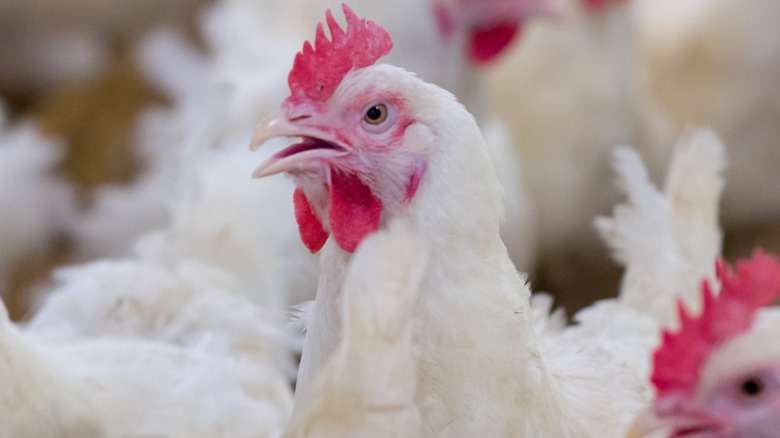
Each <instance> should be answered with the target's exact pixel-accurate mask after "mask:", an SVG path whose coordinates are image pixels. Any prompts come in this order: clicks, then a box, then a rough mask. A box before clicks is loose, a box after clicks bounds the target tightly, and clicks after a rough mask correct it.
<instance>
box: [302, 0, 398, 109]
mask: <svg viewBox="0 0 780 438" xmlns="http://www.w3.org/2000/svg"><path fill="white" fill-rule="evenodd" d="M341 8H342V10H343V11H344V16H345V17H346V18H347V30H346V32H345V31H344V30H343V29H341V27H340V26H339V24H338V23H337V22H336V20H335V19H334V18H333V14H332V13H331V12H330V9H328V10H327V11H326V12H325V20H326V21H327V23H328V29H330V35H331V39H330V40H328V38H327V37H326V36H325V30H324V28H323V26H322V22H320V23H319V24H317V35H316V37H315V40H314V47H312V45H311V43H309V42H308V41H306V42H305V43H304V45H303V50H301V51H300V52H298V54H297V55H296V56H295V62H294V63H293V68H292V70H290V74H289V76H288V77H287V83H288V85H289V86H290V92H291V96H290V97H289V99H288V100H292V101H303V100H309V101H323V100H326V99H328V98H329V97H330V96H331V95H332V94H333V91H334V90H335V89H336V87H337V86H338V84H339V83H340V82H341V80H342V79H343V78H344V76H346V74H347V73H349V72H350V71H351V70H353V69H358V68H363V67H367V66H369V65H372V64H373V63H374V62H376V60H377V59H379V58H381V57H382V56H384V55H386V54H388V53H389V52H390V50H391V49H392V48H393V41H392V40H391V39H390V35H389V34H388V33H387V31H386V30H385V29H384V28H383V27H382V26H380V25H378V24H376V23H374V22H373V21H369V20H365V19H361V18H358V16H357V15H356V14H355V13H354V12H353V11H352V9H350V8H349V6H347V5H346V4H345V3H343V4H342V5H341Z"/></svg>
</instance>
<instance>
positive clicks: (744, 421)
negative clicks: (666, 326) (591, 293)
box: [629, 251, 780, 438]
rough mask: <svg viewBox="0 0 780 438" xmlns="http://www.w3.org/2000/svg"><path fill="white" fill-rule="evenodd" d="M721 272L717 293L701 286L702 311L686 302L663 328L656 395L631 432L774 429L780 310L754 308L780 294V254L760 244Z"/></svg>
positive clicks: (778, 406) (726, 433)
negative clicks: (670, 326)
mask: <svg viewBox="0 0 780 438" xmlns="http://www.w3.org/2000/svg"><path fill="white" fill-rule="evenodd" d="M718 279H719V282H720V289H721V290H720V292H719V294H717V295H716V292H714V291H713V288H712V287H711V285H710V284H707V285H705V286H704V288H703V295H704V303H705V304H704V306H703V308H702V311H701V313H700V314H699V315H698V316H691V313H690V311H689V310H686V307H685V306H684V305H681V307H680V318H681V320H682V324H681V327H680V329H679V330H678V331H676V332H669V331H666V332H664V341H663V344H662V345H661V346H660V347H659V348H658V350H657V351H656V353H655V358H654V359H655V360H654V370H653V377H652V380H653V383H654V385H655V388H656V393H657V394H656V399H655V400H654V402H653V404H652V405H651V406H650V407H649V408H648V409H647V410H646V411H645V412H644V413H643V414H642V415H641V416H640V417H639V419H638V420H637V422H636V423H635V424H634V426H633V428H632V430H631V432H630V434H629V436H630V437H633V438H639V437H650V436H653V437H678V436H697V437H702V438H707V437H711V438H715V437H735V438H736V437H745V438H747V437H756V438H758V437H767V438H768V437H772V436H777V427H778V425H780V423H779V422H778V418H780V402H779V400H780V393H779V392H778V390H779V389H780V387H778V381H780V362H779V361H780V354H778V348H777V342H776V339H777V334H778V332H779V331H780V313H778V309H777V308H771V309H764V310H763V311H762V312H761V313H759V314H758V315H756V313H757V312H758V311H759V310H760V309H761V307H763V306H766V305H768V304H770V303H771V302H773V301H774V300H775V299H776V298H777V296H778V294H779V293H780V260H778V259H777V257H776V256H769V255H766V254H764V253H762V252H761V251H756V252H755V253H754V255H753V258H752V259H751V260H748V261H744V262H740V263H738V264H737V267H736V271H735V272H730V269H729V267H728V266H727V265H726V264H725V263H723V262H721V263H720V264H719V266H718ZM754 318H755V321H753V320H754Z"/></svg>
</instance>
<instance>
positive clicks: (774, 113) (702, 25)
mask: <svg viewBox="0 0 780 438" xmlns="http://www.w3.org/2000/svg"><path fill="white" fill-rule="evenodd" d="M637 6H638V9H637V22H638V24H639V37H640V39H639V42H640V44H639V46H638V49H639V53H640V54H641V57H640V59H641V61H642V67H643V74H644V77H645V78H646V80H647V81H648V82H647V83H646V87H647V89H648V91H649V92H650V93H652V97H653V98H654V99H655V101H656V102H657V103H658V104H659V105H660V106H661V107H662V108H663V109H664V110H665V111H666V112H667V114H669V115H670V116H671V117H672V118H673V119H674V121H675V122H676V123H678V124H686V123H697V124H703V125H707V126H712V127H713V128H714V129H715V130H716V131H717V132H718V133H719V134H720V135H721V136H722V137H723V139H724V140H725V141H726V143H728V144H733V145H734V146H735V148H733V149H732V150H731V151H730V153H729V163H730V165H729V171H728V174H727V178H728V181H729V185H728V187H727V188H726V191H725V193H724V198H723V220H724V224H725V226H726V229H727V230H728V229H729V228H731V227H739V228H742V229H749V228H756V227H760V226H767V225H770V226H774V227H776V223H777V221H778V219H779V218H780V191H777V190H767V189H766V188H767V187H777V185H778V184H780V179H778V175H777V172H776V168H777V164H778V163H780V149H779V148H778V147H777V145H778V138H780V129H778V126H777V120H779V119H780V88H778V87H777V82H778V78H780V27H778V26H777V23H778V21H780V3H778V2H777V1H774V0H753V1H750V2H747V3H742V2H732V1H729V0H687V1H683V2H680V1H674V0H660V1H654V0H637Z"/></svg>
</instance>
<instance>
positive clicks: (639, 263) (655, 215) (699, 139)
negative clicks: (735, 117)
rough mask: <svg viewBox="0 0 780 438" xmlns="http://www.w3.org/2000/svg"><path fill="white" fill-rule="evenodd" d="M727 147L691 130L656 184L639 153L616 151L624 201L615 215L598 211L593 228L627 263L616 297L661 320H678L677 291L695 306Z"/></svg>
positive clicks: (712, 251)
mask: <svg viewBox="0 0 780 438" xmlns="http://www.w3.org/2000/svg"><path fill="white" fill-rule="evenodd" d="M725 153H726V148H725V146H724V145H723V143H722V142H721V141H720V139H719V138H718V137H717V135H716V134H715V133H714V132H713V131H711V130H708V129H690V130H689V131H688V132H686V133H685V134H684V135H683V136H682V137H681V138H680V140H679V142H678V144H677V147H676V148H675V150H674V153H673V155H672V157H671V160H670V163H669V168H668V171H667V175H666V181H665V187H664V190H663V191H660V190H659V189H657V188H656V187H654V186H653V185H652V183H650V181H649V179H648V175H647V170H646V169H645V168H644V166H643V165H642V162H641V160H640V158H639V156H638V155H637V154H636V153H634V152H632V151H629V150H627V149H619V150H617V151H616V152H615V155H614V165H615V169H616V171H617V172H618V176H619V184H620V186H621V187H623V190H624V191H625V192H626V195H627V196H628V202H627V203H624V204H621V205H619V206H617V207H615V209H614V213H613V216H612V217H610V218H606V217H600V218H597V219H596V221H595V224H596V228H597V229H598V231H599V234H600V235H601V237H602V238H603V239H604V240H605V241H606V242H607V244H608V245H609V246H610V248H611V249H612V251H613V255H614V257H615V259H616V260H617V261H618V262H619V263H620V264H621V265H623V266H624V267H625V272H624V273H623V279H622V284H621V287H620V299H621V300H622V301H623V302H625V303H626V304H629V305H631V306H633V307H634V308H635V309H636V310H638V311H640V312H645V313H649V314H650V315H652V316H653V317H654V318H656V319H657V320H658V321H659V322H661V324H663V325H664V326H666V325H670V324H674V323H675V321H676V309H677V308H676V303H675V302H676V300H675V298H674V297H677V296H679V297H681V298H682V299H683V301H684V302H685V303H686V305H688V306H689V307H690V308H693V309H697V308H698V306H699V300H700V295H699V293H698V285H699V283H700V282H701V280H702V278H710V279H712V278H714V273H715V271H714V269H715V265H714V260H715V259H716V258H717V257H718V256H719V255H720V253H721V241H722V232H721V230H720V227H719V226H718V203H719V201H720V195H721V192H722V191H723V186H724V182H723V177H722V173H723V170H724V168H725ZM685 291H689V292H685Z"/></svg>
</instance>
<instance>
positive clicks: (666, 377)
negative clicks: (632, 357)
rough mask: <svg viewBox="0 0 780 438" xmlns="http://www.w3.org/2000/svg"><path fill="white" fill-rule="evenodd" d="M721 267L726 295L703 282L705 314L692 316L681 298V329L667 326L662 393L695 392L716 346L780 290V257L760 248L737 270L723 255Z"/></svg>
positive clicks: (660, 355) (658, 373)
mask: <svg viewBox="0 0 780 438" xmlns="http://www.w3.org/2000/svg"><path fill="white" fill-rule="evenodd" d="M716 273H717V276H718V279H719V280H720V283H721V293H720V295H718V296H717V297H716V296H715V294H714V293H713V292H712V289H711V288H710V285H709V284H708V282H706V281H705V282H703V284H702V295H703V299H704V301H703V306H702V312H701V315H699V316H698V317H692V316H690V315H689V314H688V312H687V311H686V310H685V306H684V305H683V304H682V302H680V301H678V307H679V312H680V329H679V331H678V332H677V333H672V332H670V331H667V330H664V333H663V342H662V344H661V346H660V347H659V348H658V350H656V352H655V357H654V366H653V376H652V382H653V385H655V387H656V390H657V391H658V397H659V398H663V397H667V396H670V395H679V396H683V397H686V398H687V397H690V396H692V395H693V391H694V388H695V386H696V383H697V382H698V381H699V378H698V377H699V371H700V369H701V367H702V365H703V364H704V361H705V360H706V359H707V357H708V356H709V355H710V354H711V353H712V351H713V350H714V349H715V348H716V347H718V346H720V345H721V344H723V343H724V342H725V341H727V340H729V339H730V338H733V337H734V336H736V335H738V334H740V333H743V332H744V331H745V330H747V329H748V327H749V326H750V324H751V322H752V320H753V316H754V315H755V313H756V311H757V310H758V309H760V308H761V307H764V306H766V305H768V304H770V303H771V302H772V301H773V300H774V299H775V297H776V296H777V294H778V292H780V261H778V259H777V257H775V256H771V255H767V254H765V253H764V252H762V251H760V250H756V251H755V252H754V253H753V258H752V259H751V260H749V261H745V262H739V263H737V270H736V273H732V272H731V270H730V268H729V266H728V265H727V264H726V263H725V262H724V261H723V260H718V262H717V264H716Z"/></svg>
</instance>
